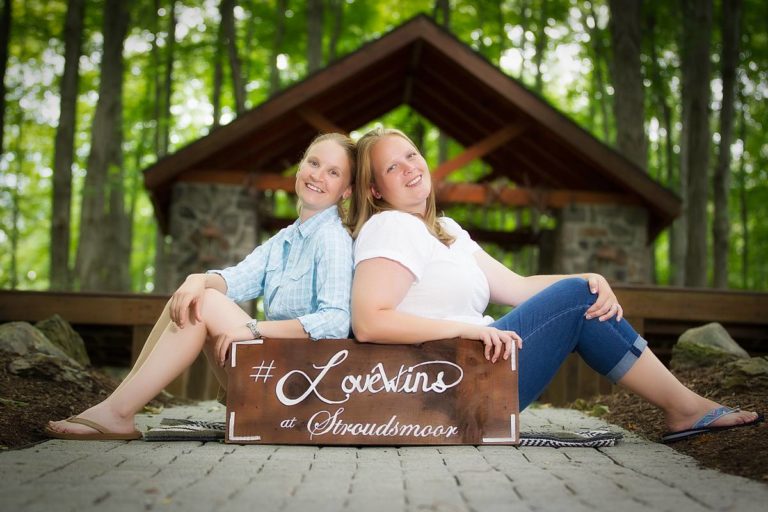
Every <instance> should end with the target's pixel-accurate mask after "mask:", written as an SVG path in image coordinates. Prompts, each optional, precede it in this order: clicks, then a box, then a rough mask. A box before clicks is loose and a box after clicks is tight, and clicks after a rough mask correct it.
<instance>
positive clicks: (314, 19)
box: [307, 0, 323, 73]
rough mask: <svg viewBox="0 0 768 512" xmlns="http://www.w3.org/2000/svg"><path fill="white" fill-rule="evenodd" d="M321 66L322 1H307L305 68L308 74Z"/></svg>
mask: <svg viewBox="0 0 768 512" xmlns="http://www.w3.org/2000/svg"><path fill="white" fill-rule="evenodd" d="M322 66H323V0H308V1H307V68H308V71H309V72H310V73H312V72H313V71H317V70H318V69H320V68H321V67H322Z"/></svg>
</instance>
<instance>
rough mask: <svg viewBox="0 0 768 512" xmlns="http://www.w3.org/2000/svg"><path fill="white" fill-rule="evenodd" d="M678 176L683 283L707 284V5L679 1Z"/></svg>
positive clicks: (709, 0) (703, 0) (709, 39)
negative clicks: (682, 198) (683, 206)
mask: <svg viewBox="0 0 768 512" xmlns="http://www.w3.org/2000/svg"><path fill="white" fill-rule="evenodd" d="M682 7H683V45H682V54H683V56H682V75H683V88H682V102H683V128H684V130H683V131H684V139H685V140H684V144H683V155H682V161H683V166H682V167H683V169H681V170H683V172H682V174H684V175H686V176H687V180H688V191H687V192H688V205H687V206H688V211H687V220H688V236H687V246H688V247H687V252H686V255H685V284H686V285H687V286H698V287H701V286H706V285H707V262H708V261H709V258H708V257H707V191H708V190H709V180H708V169H709V152H710V140H709V99H710V85H709V80H710V68H711V63H710V47H711V43H712V0H682Z"/></svg>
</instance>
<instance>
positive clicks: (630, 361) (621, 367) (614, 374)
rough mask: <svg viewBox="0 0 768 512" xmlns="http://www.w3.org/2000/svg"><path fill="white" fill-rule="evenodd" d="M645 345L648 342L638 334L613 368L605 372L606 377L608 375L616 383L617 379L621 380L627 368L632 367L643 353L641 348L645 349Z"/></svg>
mask: <svg viewBox="0 0 768 512" xmlns="http://www.w3.org/2000/svg"><path fill="white" fill-rule="evenodd" d="M647 346H648V342H647V341H645V339H644V338H643V337H642V336H640V335H638V336H637V338H636V339H635V342H634V343H633V344H632V346H631V347H629V350H628V351H627V353H626V354H624V357H622V358H621V360H619V362H618V363H616V366H614V367H613V369H612V370H611V371H610V372H608V373H607V374H606V377H608V378H609V379H610V381H611V382H613V383H614V384H616V383H617V382H618V381H619V380H621V378H622V377H624V374H626V373H627V372H628V371H629V369H630V368H632V366H633V365H634V364H635V362H636V361H637V359H638V358H639V357H640V354H642V353H643V350H645V347H647Z"/></svg>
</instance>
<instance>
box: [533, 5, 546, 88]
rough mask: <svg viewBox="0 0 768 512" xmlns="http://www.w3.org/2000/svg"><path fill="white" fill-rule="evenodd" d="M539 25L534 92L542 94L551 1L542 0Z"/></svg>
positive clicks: (534, 60)
mask: <svg viewBox="0 0 768 512" xmlns="http://www.w3.org/2000/svg"><path fill="white" fill-rule="evenodd" d="M539 8H540V10H539V23H538V31H537V32H536V53H535V54H534V55H533V64H534V67H535V69H536V81H535V82H534V84H533V90H534V91H536V92H537V93H538V94H541V93H542V92H543V90H544V80H543V77H542V71H541V64H542V62H544V49H545V48H546V47H547V31H546V29H547V22H548V20H549V12H548V11H549V9H548V8H549V0H541V5H539Z"/></svg>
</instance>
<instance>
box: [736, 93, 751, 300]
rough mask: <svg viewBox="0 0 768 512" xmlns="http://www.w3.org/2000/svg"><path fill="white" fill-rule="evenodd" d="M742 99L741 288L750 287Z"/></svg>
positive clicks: (740, 189)
mask: <svg viewBox="0 0 768 512" xmlns="http://www.w3.org/2000/svg"><path fill="white" fill-rule="evenodd" d="M739 96H740V97H741V98H740V99H741V101H740V102H739V104H740V109H739V113H740V115H739V139H740V140H741V147H742V151H741V155H740V156H739V169H738V181H739V220H740V221H741V239H742V240H743V245H742V248H741V287H742V288H748V287H749V248H750V244H749V217H748V215H747V214H748V212H749V209H748V204H747V177H746V171H745V170H744V161H745V158H744V150H745V149H744V148H746V147H747V124H746V122H745V121H746V120H745V119H744V118H745V116H746V106H745V105H744V96H743V95H741V94H740V95H739Z"/></svg>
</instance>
